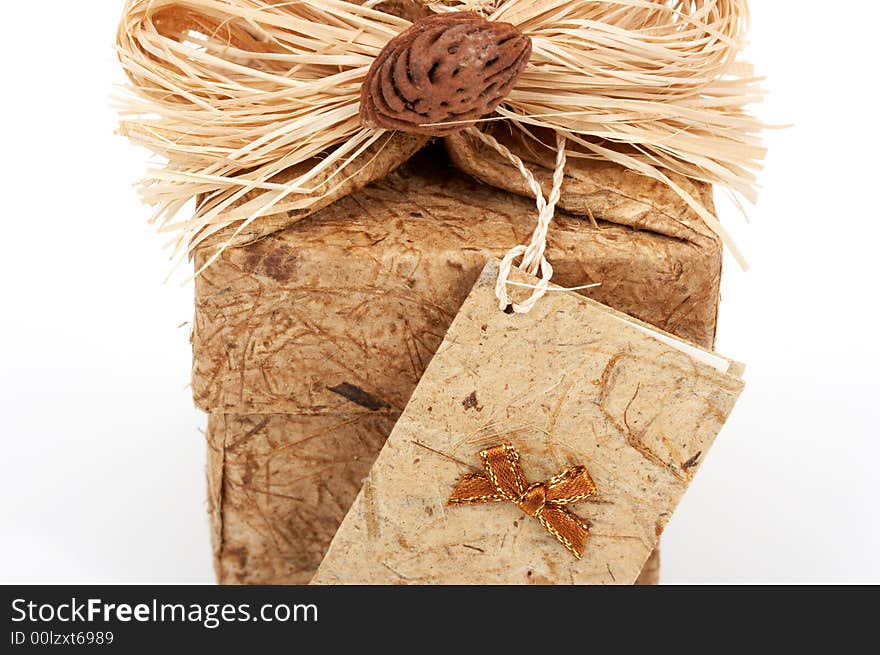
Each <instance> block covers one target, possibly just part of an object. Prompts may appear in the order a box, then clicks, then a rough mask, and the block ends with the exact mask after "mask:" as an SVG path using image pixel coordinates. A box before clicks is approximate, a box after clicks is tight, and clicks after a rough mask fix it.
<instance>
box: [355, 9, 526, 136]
mask: <svg viewBox="0 0 880 655" xmlns="http://www.w3.org/2000/svg"><path fill="white" fill-rule="evenodd" d="M531 54H532V42H531V39H529V38H528V37H527V36H524V35H523V34H522V32H520V31H519V30H518V29H517V28H516V27H515V26H514V25H511V24H510V23H496V22H492V21H488V20H486V19H485V18H483V17H482V16H480V15H478V14H475V13H473V12H469V11H462V12H453V13H447V14H437V15H434V16H429V17H427V18H423V19H421V20H418V21H416V22H415V23H414V24H413V25H412V27H410V28H409V29H408V30H406V31H405V32H403V33H401V34H399V35H398V36H396V37H395V38H393V39H392V40H391V41H389V42H388V45H386V46H385V47H384V48H383V49H382V51H381V52H380V53H379V56H378V57H376V60H375V61H374V62H373V65H372V66H371V67H370V70H369V72H368V73H367V78H366V80H365V81H364V85H363V89H362V90H361V113H360V115H361V123H362V124H363V125H365V126H367V127H380V128H384V129H387V130H400V131H402V132H411V133H415V134H428V135H431V136H444V135H447V134H452V133H454V132H458V131H460V130H463V129H465V128H466V127H469V126H471V125H473V123H474V121H475V120H476V119H478V118H481V117H483V116H485V115H487V114H490V113H492V112H493V111H495V109H496V108H497V107H498V105H499V104H501V102H502V101H503V100H504V98H506V97H507V94H509V93H510V91H511V90H512V89H513V87H514V85H515V84H516V81H517V79H519V76H520V74H521V73H522V71H523V69H524V68H525V66H526V64H527V63H528V61H529V57H530V56H531ZM447 122H451V123H452V124H449V125H435V123H447Z"/></svg>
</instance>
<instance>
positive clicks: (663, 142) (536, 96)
mask: <svg viewBox="0 0 880 655" xmlns="http://www.w3.org/2000/svg"><path fill="white" fill-rule="evenodd" d="M378 4H379V2H378V1H377V0H372V1H369V2H366V3H364V4H363V5H361V4H355V3H351V2H345V1H343V0H297V1H290V2H280V1H277V0H276V1H266V0H128V2H127V4H126V7H125V11H124V16H123V21H122V24H121V25H120V29H119V35H118V52H119V57H120V60H121V62H122V65H123V67H124V69H125V71H126V72H127V74H128V76H129V78H130V80H131V84H130V87H129V90H130V92H129V93H127V94H126V97H125V98H124V99H123V108H122V111H123V120H122V123H121V132H122V133H123V134H125V135H126V136H128V137H129V138H131V139H132V140H134V141H135V142H137V143H139V144H141V145H143V146H146V147H147V148H149V149H150V150H152V151H153V152H155V153H157V154H158V155H160V157H161V158H162V159H163V160H164V161H165V164H164V166H163V167H161V168H158V169H155V170H151V171H150V172H149V176H148V177H147V179H146V180H145V181H144V182H143V184H142V187H141V188H142V193H143V197H144V199H145V200H146V201H147V202H148V203H150V204H153V205H155V206H156V208H157V212H156V219H157V220H158V221H159V223H160V225H161V229H162V230H165V231H172V232H174V233H176V236H177V239H178V240H177V245H178V249H179V251H180V252H181V253H185V252H188V251H191V250H192V249H193V248H195V247H196V246H198V245H199V244H200V243H202V242H203V241H204V240H205V239H207V238H209V237H210V236H212V235H214V234H216V233H218V232H220V231H221V230H225V229H227V228H230V227H231V226H234V227H235V229H236V230H239V231H240V230H242V229H244V228H245V227H246V226H247V225H249V224H250V223H251V222H253V221H256V220H259V219H260V218H261V217H263V216H269V215H272V214H277V213H279V212H284V211H291V210H295V209H302V208H307V207H309V206H310V205H311V204H312V203H314V202H315V198H316V196H315V191H316V189H319V190H320V191H321V192H322V193H324V194H326V193H329V189H332V188H333V186H334V185H338V184H341V182H342V181H343V180H345V179H346V177H347V176H349V175H351V174H352V171H351V170H350V169H351V168H353V166H352V165H350V164H351V163H352V162H353V160H354V159H355V158H356V157H357V156H358V155H359V154H361V153H362V152H364V150H366V149H367V148H368V147H369V146H371V145H373V144H376V143H377V142H379V140H380V139H382V138H383V133H382V132H381V131H379V130H371V129H367V128H363V127H361V125H360V123H359V120H358V112H359V95H360V89H361V84H362V82H363V80H364V78H365V76H366V73H367V70H368V69H369V67H370V64H371V63H372V61H373V59H374V58H375V57H376V55H378V54H379V52H380V50H381V49H382V48H383V46H384V45H385V44H386V43H387V42H388V41H389V40H390V39H391V38H392V37H393V36H395V35H396V34H398V33H399V32H401V31H403V30H404V29H406V28H407V27H408V26H409V22H408V21H406V20H404V19H401V18H397V17H395V16H392V15H390V14H387V13H384V12H381V11H379V10H377V9H375V8H374V7H375V6H376V5H378ZM429 6H430V7H431V9H432V10H434V11H438V12H439V11H455V10H462V9H471V10H479V11H482V13H484V14H485V15H486V16H488V17H489V18H490V19H492V20H499V21H507V22H510V23H513V24H515V25H517V26H518V27H519V28H520V29H521V30H522V31H523V32H524V33H525V34H527V35H528V36H530V37H531V38H532V44H533V55H532V59H531V61H530V63H529V65H528V67H527V68H526V70H525V72H524V73H523V75H522V76H521V78H520V79H519V82H518V84H517V86H516V88H515V89H514V90H513V92H512V93H511V94H510V95H509V96H508V98H507V100H506V102H505V103H504V104H503V105H502V106H501V107H500V108H499V109H498V111H497V113H496V115H495V116H493V117H489V120H499V119H507V120H508V121H509V122H510V124H511V125H514V126H516V127H517V128H518V129H521V130H524V131H525V132H527V133H532V132H535V131H536V128H550V129H553V130H555V131H556V132H557V133H559V134H561V135H562V136H564V138H565V139H566V142H567V143H568V144H569V147H568V151H567V153H566V154H567V156H568V157H569V158H577V157H591V158H603V159H609V160H612V161H615V162H618V163H620V164H621V165H623V166H626V167H627V168H630V169H632V170H635V171H637V172H639V173H641V174H644V175H648V176H651V177H653V178H656V179H659V180H662V181H664V182H666V183H667V184H669V185H671V186H672V187H673V188H674V189H675V190H676V191H677V192H678V193H679V194H681V195H682V197H683V198H685V200H686V201H687V202H688V203H689V204H691V206H692V207H694V209H695V210H696V211H698V212H699V213H700V215H701V216H702V217H703V218H704V220H705V221H706V222H707V224H709V225H710V227H712V228H713V229H715V230H716V231H718V232H719V234H721V235H722V236H725V235H724V231H723V229H722V227H721V225H720V224H719V223H718V221H717V219H716V218H715V217H714V216H713V215H712V214H711V213H709V212H708V211H707V210H706V209H705V208H704V207H703V206H702V205H701V204H700V203H699V201H698V200H696V199H694V198H692V197H691V196H689V195H688V194H687V192H686V191H685V190H684V189H682V188H680V187H679V186H677V185H676V184H675V183H674V181H673V180H672V179H671V178H670V176H669V175H668V173H669V172H673V173H678V174H683V175H685V176H687V177H690V178H693V179H696V180H701V181H705V182H710V183H714V184H718V185H720V186H723V187H725V188H728V189H730V190H731V191H733V192H734V193H735V194H737V195H738V196H741V197H743V198H745V199H747V200H754V198H755V195H756V172H757V171H758V170H759V169H760V162H761V160H762V158H763V155H764V150H763V148H762V147H761V143H760V133H761V130H762V125H761V123H760V122H759V121H758V120H757V119H755V118H754V117H753V116H751V115H750V114H749V113H748V112H747V106H748V105H749V104H751V103H754V102H756V101H757V100H759V99H760V97H761V90H760V88H759V80H758V79H757V78H754V77H753V76H752V75H751V73H750V71H749V69H748V67H747V66H745V65H743V64H742V63H740V62H739V61H738V59H737V57H738V55H739V52H740V51H741V49H742V47H743V45H744V35H745V31H746V28H747V23H748V7H747V2H746V0H495V1H492V0H468V1H462V2H446V3H442V4H441V3H438V4H431V5H429ZM304 162H311V165H309V166H307V167H306V168H305V172H303V173H302V174H301V175H298V176H297V177H295V178H294V179H292V180H291V181H289V182H286V183H284V184H279V183H276V182H273V181H272V178H273V177H274V176H275V175H277V174H278V173H280V172H282V171H284V170H286V169H289V168H290V167H292V166H294V165H297V164H303V163H304ZM328 171H331V172H332V174H331V177H330V183H329V184H324V185H323V186H321V185H319V184H317V182H316V180H319V179H321V176H322V175H323V176H325V177H326V174H327V172H328ZM245 194H248V202H247V203H246V205H245V206H246V207H247V213H246V214H242V212H241V209H240V207H239V208H238V211H237V213H236V212H233V211H232V208H233V207H235V206H236V205H237V204H238V205H240V204H241V200H242V198H243V197H244V196H245ZM255 194H256V198H255V199H254V196H255ZM194 197H199V198H201V201H200V202H199V204H198V206H197V208H196V212H195V215H194V216H192V217H185V218H183V219H181V220H178V219H177V218H176V216H177V214H178V213H179V212H180V210H181V209H182V208H183V207H184V206H185V205H186V203H187V202H188V201H189V200H191V199H192V198H194ZM735 254H736V253H735Z"/></svg>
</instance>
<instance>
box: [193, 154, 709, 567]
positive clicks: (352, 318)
mask: <svg viewBox="0 0 880 655" xmlns="http://www.w3.org/2000/svg"><path fill="white" fill-rule="evenodd" d="M447 148H448V149H449V150H450V154H451V158H452V160H453V161H454V162H455V164H456V166H457V169H460V170H463V171H467V172H468V173H471V174H472V175H474V176H475V177H479V178H482V179H484V180H486V181H487V182H489V183H491V184H493V185H495V186H498V187H504V188H506V189H509V190H501V189H499V188H495V187H494V186H488V185H487V184H483V183H481V182H479V181H476V180H475V179H473V178H471V177H469V176H468V175H466V174H464V173H462V172H460V170H457V169H456V168H453V167H452V166H451V165H450V163H449V161H448V159H447V158H446V155H445V153H444V152H443V149H442V147H441V146H438V145H432V146H429V147H428V148H426V149H425V150H423V151H422V152H421V153H420V154H419V155H417V156H416V157H415V158H414V159H413V160H411V161H410V162H408V163H407V164H404V165H403V166H402V167H401V168H399V169H398V170H397V171H395V172H393V173H391V174H390V175H388V176H387V177H385V178H384V179H383V180H381V181H379V182H376V183H374V184H372V185H370V186H369V187H367V188H364V189H362V190H360V191H356V192H355V193H353V194H351V195H349V196H347V197H345V198H342V199H340V200H338V201H336V202H335V203H333V204H332V205H330V206H329V207H326V208H324V209H322V210H320V211H319V212H317V213H315V214H313V215H312V216H310V217H308V218H305V219H303V220H300V221H299V222H297V223H294V224H293V225H290V226H289V227H287V228H285V229H283V230H282V231H279V232H276V233H274V234H271V235H269V236H266V237H264V238H262V239H260V240H258V241H255V242H253V243H251V244H248V245H245V246H242V247H237V248H231V249H228V250H227V251H225V252H224V253H223V255H222V256H221V257H220V259H219V260H218V261H217V262H216V263H215V264H213V265H212V266H210V267H209V268H208V269H207V270H205V271H204V272H203V273H202V274H201V275H200V276H199V277H198V278H197V282H196V301H195V302H196V315H195V328H194V332H193V354H194V367H193V391H194V398H195V401H196V403H197V405H198V406H199V407H200V408H201V409H203V410H205V411H206V412H208V413H209V416H210V418H209V424H208V446H209V464H208V483H209V508H210V513H211V532H212V542H213V549H214V558H215V568H216V571H217V577H218V580H219V581H220V582H221V583H227V584H234V583H245V584H301V583H307V582H308V581H309V580H310V579H311V577H312V575H313V573H314V572H315V570H316V569H317V567H318V564H319V563H320V562H321V559H322V557H323V556H324V553H325V551H326V549H327V547H328V545H329V543H330V541H331V539H332V538H333V535H334V533H335V532H336V530H337V528H338V527H339V524H340V523H341V521H342V519H343V518H344V516H345V514H346V512H347V511H348V509H349V506H350V505H351V503H352V502H353V500H354V498H355V496H356V495H357V493H358V491H359V489H360V487H361V484H362V481H363V478H364V477H365V476H366V475H367V474H368V472H369V470H370V467H371V465H372V463H373V461H374V460H375V458H376V456H377V455H378V453H379V450H380V449H381V447H382V445H383V443H384V440H385V439H386V437H387V436H388V434H389V433H390V432H391V429H392V427H393V426H394V423H395V421H396V419H397V417H398V416H399V415H400V413H401V412H402V410H403V408H404V407H405V405H406V403H407V400H408V399H409V397H410V394H411V393H412V391H413V390H414V389H415V386H416V384H417V382H418V381H419V378H420V377H421V375H422V373H423V371H424V369H425V367H426V366H427V364H428V362H429V361H430V359H431V357H432V355H433V353H434V352H435V350H436V348H437V347H438V346H439V344H440V342H441V341H442V339H443V336H444V333H445V331H446V329H447V327H448V326H449V324H450V323H451V322H452V319H453V317H454V316H455V314H456V312H457V310H458V308H459V306H460V304H461V303H462V302H463V300H464V298H465V297H466V295H467V294H468V292H469V291H470V288H471V286H472V285H473V283H474V282H475V280H476V279H477V277H478V275H479V273H480V271H481V270H482V269H483V266H484V265H485V263H486V260H487V258H488V257H490V256H494V257H501V256H503V255H504V253H505V252H506V251H507V250H508V249H509V248H510V247H512V246H514V245H517V244H521V243H527V242H528V240H529V237H530V235H531V231H532V230H533V228H534V223H535V217H536V210H535V205H534V201H533V200H531V199H529V198H526V197H522V196H520V195H516V193H511V192H510V191H514V192H523V189H521V188H519V186H518V185H519V184H520V182H519V178H518V175H519V174H518V173H517V172H515V171H514V169H512V168H510V169H509V170H508V171H506V173H507V174H506V175H505V174H503V173H504V172H505V171H504V168H505V166H506V164H505V163H504V162H501V161H500V160H499V161H494V162H493V161H492V157H493V154H492V153H490V152H488V151H478V150H477V149H475V148H474V147H473V144H471V143H468V142H467V141H466V140H464V139H463V138H455V137H453V138H451V139H447ZM523 158H524V159H526V161H527V164H528V165H530V167H532V166H535V167H539V166H540V165H541V164H544V163H545V162H544V161H543V158H542V157H539V156H537V155H536V156H532V157H527V156H524V157H523ZM507 168H509V167H507ZM549 174H550V173H549V171H548V170H545V169H541V173H540V174H538V175H537V177H538V179H539V180H542V182H543V181H546V179H547V177H548V176H549ZM566 174H567V177H566V183H565V187H564V188H563V201H562V203H561V206H562V207H565V208H566V209H568V210H570V211H572V212H577V213H579V214H583V213H587V211H588V212H589V214H590V217H589V218H588V217H584V216H575V215H573V214H572V213H568V212H566V211H562V210H560V211H558V212H557V216H556V218H555V219H554V221H553V224H552V227H551V229H550V233H549V241H548V252H547V257H548V259H549V260H550V262H552V264H553V266H554V269H555V272H556V274H555V277H554V280H553V281H554V282H555V283H557V284H559V285H562V286H581V285H585V284H590V283H594V282H601V283H602V285H601V286H600V287H597V288H594V289H590V290H589V291H588V292H585V293H587V294H588V295H590V296H591V297H592V298H595V299H596V300H598V301H599V302H602V303H605V304H607V305H610V306H612V307H614V308H615V309H618V310H620V311H623V312H625V313H627V314H630V315H632V316H634V317H636V318H639V319H641V320H643V321H645V322H648V323H651V324H653V325H655V326H657V327H659V328H661V329H663V330H665V331H668V332H671V333H673V334H676V335H678V336H680V337H682V338H684V339H688V340H690V341H693V342H695V343H697V344H699V345H701V346H705V347H711V346H712V344H713V341H714V335H715V323H716V314H717V307H718V293H719V281H720V275H721V245H720V242H719V240H718V239H717V238H716V237H715V236H714V234H713V233H711V232H710V231H709V230H708V228H706V227H705V226H704V225H703V223H702V222H701V221H700V220H699V218H698V217H697V216H696V214H695V213H694V212H693V211H691V210H690V209H688V208H687V206H686V205H685V203H684V202H683V201H681V200H680V199H679V198H678V196H676V195H675V193H674V192H673V191H671V190H670V189H668V188H667V187H665V186H663V185H661V184H659V183H657V182H654V181H652V180H649V179H647V178H644V177H640V176H638V175H636V174H635V173H632V172H629V171H626V170H624V169H622V168H620V167H618V166H616V165H614V164H610V163H607V162H591V161H583V160H581V161H578V162H576V165H574V166H569V168H568V170H567V171H566ZM493 176H494V177H493ZM678 181H679V183H680V184H682V185H685V186H686V188H688V189H690V190H691V192H692V193H693V194H695V195H696V196H697V197H699V198H700V199H701V201H702V202H704V203H705V204H706V205H707V206H708V207H710V208H711V189H710V188H709V187H708V186H705V185H697V184H694V183H690V182H688V181H686V180H678ZM545 188H546V187H545ZM209 254H210V253H209V252H206V251H205V252H203V251H199V252H197V255H196V266H200V265H201V264H202V263H203V262H204V261H206V258H207V257H208V255H209ZM521 291H522V290H521ZM513 294H514V295H516V294H517V291H516V290H514V291H513ZM657 577H658V561H657V558H656V557H652V558H651V560H649V561H648V564H647V565H646V567H645V570H644V571H643V573H642V577H641V578H640V582H642V583H656V582H657Z"/></svg>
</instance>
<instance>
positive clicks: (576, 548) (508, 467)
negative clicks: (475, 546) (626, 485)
mask: <svg viewBox="0 0 880 655" xmlns="http://www.w3.org/2000/svg"><path fill="white" fill-rule="evenodd" d="M480 459H482V460H483V472H482V473H469V474H468V475H466V476H465V477H464V478H462V479H461V481H460V482H459V483H458V486H457V487H456V488H455V491H453V492H452V496H451V497H450V498H449V504H450V505H464V504H468V503H492V502H499V501H505V500H509V501H510V502H512V503H513V504H514V505H516V506H517V507H519V508H520V509H521V510H522V511H524V512H525V513H526V514H528V515H529V516H534V517H535V518H536V519H538V520H539V521H540V522H541V525H543V526H544V528H545V529H546V530H547V532H549V533H550V534H552V535H553V536H554V537H556V540H557V541H558V542H559V543H561V544H562V545H563V546H565V547H566V548H567V549H568V550H569V551H570V552H571V554H572V555H574V556H575V557H576V558H577V559H580V558H581V557H583V554H584V548H585V547H586V545H587V537H589V536H590V529H589V527H588V526H587V525H586V523H585V522H584V521H583V520H581V519H580V518H578V517H577V516H575V515H574V514H572V513H571V512H569V511H568V510H567V509H565V505H569V504H571V503H579V502H581V501H582V500H586V499H587V498H589V497H590V496H593V495H595V494H596V484H595V483H594V482H593V479H592V478H591V477H590V474H589V473H588V472H587V469H586V467H584V466H572V467H570V468H568V469H566V470H565V471H563V472H562V473H560V474H559V475H556V476H554V477H552V478H550V479H549V480H547V482H536V483H534V484H529V483H528V482H527V481H526V478H525V475H524V474H523V470H522V467H521V466H520V464H519V453H518V452H517V451H516V448H514V447H513V446H512V445H511V444H509V443H504V444H501V445H498V446H493V447H492V448H488V449H487V450H484V451H482V452H481V453H480Z"/></svg>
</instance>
